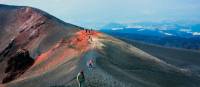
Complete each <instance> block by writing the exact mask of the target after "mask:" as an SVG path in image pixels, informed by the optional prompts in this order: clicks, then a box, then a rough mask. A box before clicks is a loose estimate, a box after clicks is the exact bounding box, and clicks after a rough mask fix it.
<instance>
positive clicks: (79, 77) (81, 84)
mask: <svg viewBox="0 0 200 87" xmlns="http://www.w3.org/2000/svg"><path fill="white" fill-rule="evenodd" d="M87 67H88V69H89V70H92V69H93V68H94V60H93V59H90V60H89V61H88V62H87ZM76 80H77V82H78V86H79V87H86V84H85V75H84V71H83V70H81V71H80V72H79V73H78V75H77V76H76Z"/></svg>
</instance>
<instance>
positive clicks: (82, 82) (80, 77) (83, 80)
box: [76, 70, 85, 87]
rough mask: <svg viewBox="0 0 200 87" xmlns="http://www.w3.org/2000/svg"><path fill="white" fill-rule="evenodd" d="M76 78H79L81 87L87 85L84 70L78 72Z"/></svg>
mask: <svg viewBox="0 0 200 87" xmlns="http://www.w3.org/2000/svg"><path fill="white" fill-rule="evenodd" d="M76 79H77V82H78V85H79V87H84V85H85V76H84V73H83V70H82V71H81V72H79V73H78V75H77V78H76Z"/></svg>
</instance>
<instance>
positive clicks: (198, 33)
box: [192, 32, 200, 36]
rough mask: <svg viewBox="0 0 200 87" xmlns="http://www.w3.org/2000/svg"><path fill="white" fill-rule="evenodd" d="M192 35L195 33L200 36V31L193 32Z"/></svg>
mask: <svg viewBox="0 0 200 87" xmlns="http://www.w3.org/2000/svg"><path fill="white" fill-rule="evenodd" d="M192 35H194V36H200V32H193V33H192Z"/></svg>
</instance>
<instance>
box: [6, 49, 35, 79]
mask: <svg viewBox="0 0 200 87" xmlns="http://www.w3.org/2000/svg"><path fill="white" fill-rule="evenodd" d="M33 63H34V60H33V59H32V58H31V57H30V55H29V52H28V50H26V49H19V50H18V51H17V52H16V53H15V54H14V55H12V56H11V57H10V58H9V60H8V61H7V66H6V68H5V71H4V72H5V73H6V76H5V77H4V78H3V81H2V83H7V82H10V81H12V80H14V79H16V78H17V77H19V76H20V75H22V74H23V73H24V72H25V71H26V70H27V69H28V68H29V67H30V66H31V65H32V64H33Z"/></svg>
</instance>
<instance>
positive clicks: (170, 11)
mask: <svg viewBox="0 0 200 87" xmlns="http://www.w3.org/2000/svg"><path fill="white" fill-rule="evenodd" d="M0 4H8V5H19V6H32V7H35V8H39V9H41V10H44V11H46V12H48V13H50V14H52V15H54V16H56V17H57V18H59V19H61V20H63V21H65V22H68V23H72V24H76V25H79V26H83V27H89V28H90V27H91V28H99V27H101V26H102V25H104V24H107V23H111V22H117V23H134V22H148V21H151V22H159V21H165V20H167V21H168V20H169V21H180V20H183V21H191V22H193V21H194V22H196V21H200V11H199V9H200V0H0Z"/></svg>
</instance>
